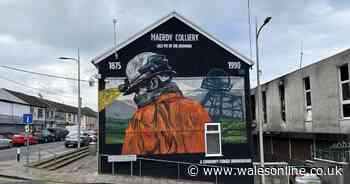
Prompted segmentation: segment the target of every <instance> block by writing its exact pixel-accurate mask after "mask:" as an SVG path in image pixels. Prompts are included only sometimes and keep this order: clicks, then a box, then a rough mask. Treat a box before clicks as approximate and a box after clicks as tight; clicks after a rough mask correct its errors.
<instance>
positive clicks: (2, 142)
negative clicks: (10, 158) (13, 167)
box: [0, 135, 12, 148]
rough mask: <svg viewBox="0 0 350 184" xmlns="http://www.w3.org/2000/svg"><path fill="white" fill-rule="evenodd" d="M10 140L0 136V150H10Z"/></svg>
mask: <svg viewBox="0 0 350 184" xmlns="http://www.w3.org/2000/svg"><path fill="white" fill-rule="evenodd" d="M11 147H12V140H11V139H8V138H6V137H5V136H3V135H0V148H11Z"/></svg>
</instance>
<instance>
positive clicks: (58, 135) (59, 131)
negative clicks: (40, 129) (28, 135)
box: [47, 127, 69, 141]
mask: <svg viewBox="0 0 350 184" xmlns="http://www.w3.org/2000/svg"><path fill="white" fill-rule="evenodd" d="M47 130H48V131H50V132H51V133H52V134H53V135H55V139H56V141H63V140H64V139H65V138H66V136H67V135H68V134H69V131H68V130H67V129H65V128H59V127H55V128H47Z"/></svg>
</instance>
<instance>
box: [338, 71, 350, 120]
mask: <svg viewBox="0 0 350 184" xmlns="http://www.w3.org/2000/svg"><path fill="white" fill-rule="evenodd" d="M339 78H340V98H341V99H340V101H341V109H342V115H343V118H346V119H350V80H349V64H345V65H342V66H340V67H339Z"/></svg>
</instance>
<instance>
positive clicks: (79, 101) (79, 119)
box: [58, 49, 81, 149]
mask: <svg viewBox="0 0 350 184" xmlns="http://www.w3.org/2000/svg"><path fill="white" fill-rule="evenodd" d="M58 59H62V60H73V61H76V62H77V64H78V149H80V123H81V97H80V54H79V49H78V58H72V57H59V58H58Z"/></svg>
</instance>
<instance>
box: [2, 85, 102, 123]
mask: <svg viewBox="0 0 350 184" xmlns="http://www.w3.org/2000/svg"><path fill="white" fill-rule="evenodd" d="M4 90H5V91H7V92H9V93H10V94H12V95H14V96H15V97H17V98H19V99H21V100H23V101H25V102H27V103H28V104H29V105H32V106H36V107H43V108H55V109H56V110H57V111H60V112H68V113H75V114H77V113H78V108H77V107H74V106H70V105H66V104H62V103H58V102H54V101H51V100H46V99H43V98H39V97H36V96H31V95H27V94H24V93H21V92H17V91H12V90H9V89H4ZM81 113H82V114H83V115H86V116H91V117H97V112H95V111H93V110H92V109H90V108H88V107H84V108H82V109H81Z"/></svg>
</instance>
